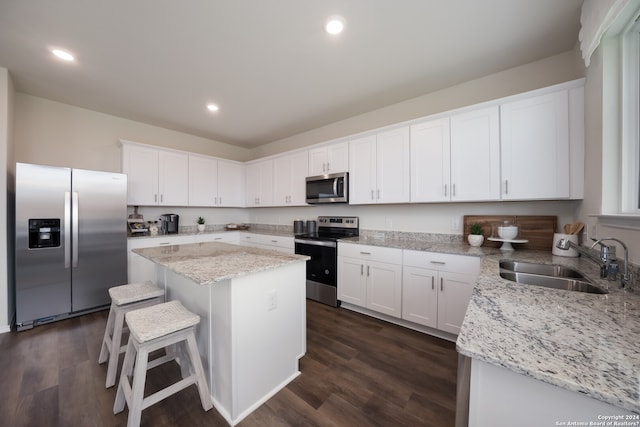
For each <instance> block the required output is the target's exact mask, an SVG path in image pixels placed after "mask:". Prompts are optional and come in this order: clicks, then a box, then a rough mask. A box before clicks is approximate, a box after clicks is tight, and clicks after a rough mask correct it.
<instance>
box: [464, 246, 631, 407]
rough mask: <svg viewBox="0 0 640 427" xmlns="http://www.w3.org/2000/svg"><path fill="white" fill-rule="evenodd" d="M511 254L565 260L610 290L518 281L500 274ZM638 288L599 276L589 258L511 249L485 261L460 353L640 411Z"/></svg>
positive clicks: (543, 260) (535, 259)
mask: <svg viewBox="0 0 640 427" xmlns="http://www.w3.org/2000/svg"><path fill="white" fill-rule="evenodd" d="M504 258H510V259H514V260H523V261H531V262H539V263H546V264H562V265H566V266H569V267H573V268H575V269H577V270H579V271H581V272H582V273H584V274H586V275H587V276H588V277H589V278H590V279H591V280H592V281H593V282H595V283H596V284H598V285H600V286H601V287H605V288H608V289H609V294H607V295H597V294H587V293H582V292H571V291H563V290H555V289H548V288H543V287H538V286H531V285H520V284H516V283H514V282H511V281H508V280H504V279H501V278H500V276H499V266H498V262H499V260H500V259H504ZM639 343H640V289H637V288H636V289H632V290H631V291H627V290H623V289H621V288H620V283H619V281H616V282H608V281H605V280H602V279H600V278H599V268H598V267H597V266H596V265H595V264H593V263H592V262H590V261H587V260H585V259H583V258H567V257H559V256H554V255H552V254H551V253H548V252H544V251H517V250H516V251H513V252H505V253H502V254H495V255H488V256H485V257H484V258H483V262H482V271H481V273H480V277H479V278H478V283H477V285H476V287H475V288H474V291H473V296H472V299H471V302H470V303H469V308H468V309H467V314H466V316H465V319H464V323H463V325H462V330H461V332H460V334H459V336H458V340H457V349H458V352H460V353H461V354H464V355H466V356H469V357H472V358H475V359H479V360H482V361H485V362H488V363H491V364H493V365H497V366H501V367H504V368H506V369H509V370H511V371H514V372H517V373H520V374H524V375H527V376H530V377H532V378H535V379H537V380H540V381H544V382H547V383H549V384H553V385H556V386H559V387H562V388H564V389H567V390H571V391H575V392H579V393H583V394H585V395H587V396H590V397H593V398H595V399H598V400H601V401H604V402H607V403H609V404H611V405H614V406H617V407H620V408H624V409H627V410H630V411H634V412H640V345H639Z"/></svg>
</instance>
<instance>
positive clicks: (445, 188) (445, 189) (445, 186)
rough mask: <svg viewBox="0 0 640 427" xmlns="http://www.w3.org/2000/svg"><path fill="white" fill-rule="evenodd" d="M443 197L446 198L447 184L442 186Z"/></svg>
mask: <svg viewBox="0 0 640 427" xmlns="http://www.w3.org/2000/svg"><path fill="white" fill-rule="evenodd" d="M444 197H447V184H445V185H444Z"/></svg>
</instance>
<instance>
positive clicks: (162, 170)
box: [122, 143, 189, 206]
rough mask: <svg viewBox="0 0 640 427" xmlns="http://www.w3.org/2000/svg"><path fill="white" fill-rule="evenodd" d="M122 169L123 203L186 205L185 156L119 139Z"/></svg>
mask: <svg viewBox="0 0 640 427" xmlns="http://www.w3.org/2000/svg"><path fill="white" fill-rule="evenodd" d="M122 172H123V173H125V174H126V175H127V190H128V192H127V204H129V205H138V206H154V205H161V206H187V205H188V201H189V200H188V198H189V192H188V188H189V156H188V155H187V154H186V153H182V152H178V151H170V150H156V149H153V148H148V147H145V146H140V145H135V144H129V143H123V145H122Z"/></svg>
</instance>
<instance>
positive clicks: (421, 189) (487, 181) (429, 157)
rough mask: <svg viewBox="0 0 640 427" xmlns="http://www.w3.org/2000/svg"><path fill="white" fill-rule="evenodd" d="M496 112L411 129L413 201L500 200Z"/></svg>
mask: <svg viewBox="0 0 640 427" xmlns="http://www.w3.org/2000/svg"><path fill="white" fill-rule="evenodd" d="M499 162H500V135H499V116H498V107H489V108H483V109H479V110H472V111H470V112H466V113H459V114H454V115H452V116H450V117H444V118H439V119H434V120H429V121H426V122H424V123H419V124H415V125H413V126H411V201H412V202H446V201H478V200H498V199H499V198H500V164H499Z"/></svg>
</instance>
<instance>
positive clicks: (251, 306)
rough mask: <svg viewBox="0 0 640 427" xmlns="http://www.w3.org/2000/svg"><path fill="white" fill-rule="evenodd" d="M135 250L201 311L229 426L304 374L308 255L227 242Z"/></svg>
mask: <svg viewBox="0 0 640 427" xmlns="http://www.w3.org/2000/svg"><path fill="white" fill-rule="evenodd" d="M134 252H136V253H137V254H139V255H141V256H143V257H145V258H147V259H149V260H151V261H153V262H154V263H156V265H157V269H158V275H157V277H158V282H159V283H158V286H161V287H162V286H164V287H165V290H166V297H167V300H175V299H177V300H180V301H181V302H182V304H183V305H184V306H185V307H187V308H188V309H189V310H191V311H193V312H194V313H197V314H198V315H200V317H201V321H200V324H199V325H198V327H197V337H196V338H197V340H198V348H199V351H200V355H201V358H202V364H203V366H204V369H205V372H206V375H207V379H208V381H209V388H210V390H211V395H212V398H213V402H214V406H215V408H216V409H217V410H218V412H220V414H221V415H222V416H223V417H224V418H225V419H226V420H227V422H229V424H230V425H235V424H237V423H239V422H240V421H241V420H242V419H243V418H245V417H246V416H247V415H249V414H250V413H251V412H252V411H253V410H255V409H256V408H257V407H258V406H260V405H261V404H262V403H264V402H265V401H266V400H268V399H269V398H270V397H271V396H273V395H274V394H275V393H277V392H278V391H279V390H280V389H282V388H283V387H285V386H286V385H287V384H288V383H289V382H290V381H292V380H293V379H294V378H295V377H297V376H298V375H299V374H300V371H299V370H298V360H299V359H300V358H301V357H302V356H303V355H304V354H305V352H306V302H305V299H306V295H305V283H306V277H305V276H306V266H305V262H306V260H307V259H308V257H306V256H301V255H292V254H285V253H282V252H277V251H271V250H264V249H257V248H250V247H245V246H237V245H232V244H226V243H195V244H186V245H174V246H163V247H156V248H145V249H136V250H134Z"/></svg>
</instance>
